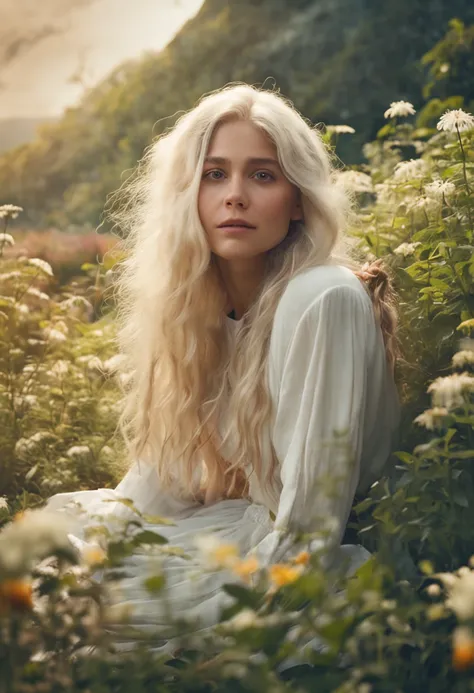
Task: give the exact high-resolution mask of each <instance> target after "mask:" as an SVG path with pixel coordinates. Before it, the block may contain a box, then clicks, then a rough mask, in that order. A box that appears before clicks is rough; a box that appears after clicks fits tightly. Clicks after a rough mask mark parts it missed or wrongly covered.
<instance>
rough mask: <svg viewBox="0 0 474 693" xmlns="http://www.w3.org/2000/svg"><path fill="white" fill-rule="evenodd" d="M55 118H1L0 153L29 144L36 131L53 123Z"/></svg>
mask: <svg viewBox="0 0 474 693" xmlns="http://www.w3.org/2000/svg"><path fill="white" fill-rule="evenodd" d="M55 120H56V118H46V117H44V118H1V119H0V153H3V152H6V151H8V150H9V149H13V148H14V147H18V146H19V145H21V144H25V143H27V142H31V140H33V139H34V138H35V134H36V129H37V128H38V126H39V125H43V124H44V123H46V122H51V123H52V122H54V121H55Z"/></svg>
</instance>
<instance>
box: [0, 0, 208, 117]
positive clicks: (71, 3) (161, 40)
mask: <svg viewBox="0 0 474 693" xmlns="http://www.w3.org/2000/svg"><path fill="white" fill-rule="evenodd" d="M203 1H204V0H40V1H39V2H38V0H0V26H1V27H2V28H1V30H0V44H1V46H0V118H12V117H13V118H14V117H40V118H41V117H46V116H53V117H56V116H59V115H61V113H62V112H63V110H64V109H65V108H66V107H68V106H73V105H74V104H75V103H77V101H78V100H79V99H80V96H81V94H82V93H83V91H84V88H85V87H91V86H93V85H94V84H96V83H97V82H99V81H100V80H101V79H103V78H104V77H105V76H106V75H107V74H108V73H109V72H110V71H111V70H112V69H113V68H114V67H116V66H117V65H119V64H120V63H121V62H122V61H123V60H126V59H128V58H132V57H136V56H139V55H140V54H141V53H142V52H143V51H146V50H155V51H158V50H160V49H161V48H164V46H166V44H167V43H169V41H170V40H171V39H172V38H173V36H174V35H175V34H176V33H177V32H178V31H179V29H180V28H181V27H182V25H183V24H184V23H185V22H186V21H187V20H188V19H190V18H191V17H193V16H194V15H195V14H196V13H197V12H198V10H199V9H200V7H201V5H202V4H203Z"/></svg>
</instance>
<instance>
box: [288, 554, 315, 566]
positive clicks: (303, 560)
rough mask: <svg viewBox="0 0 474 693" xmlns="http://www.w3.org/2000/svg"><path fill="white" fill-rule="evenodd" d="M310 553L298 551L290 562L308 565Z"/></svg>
mask: <svg viewBox="0 0 474 693" xmlns="http://www.w3.org/2000/svg"><path fill="white" fill-rule="evenodd" d="M310 558H311V554H310V553H309V551H300V553H299V554H298V555H297V556H295V557H294V558H292V563H295V564H296V565H308V563H309V559H310Z"/></svg>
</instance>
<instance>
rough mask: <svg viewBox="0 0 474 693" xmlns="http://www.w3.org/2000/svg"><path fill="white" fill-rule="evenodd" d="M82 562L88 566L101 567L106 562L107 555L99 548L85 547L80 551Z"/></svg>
mask: <svg viewBox="0 0 474 693" xmlns="http://www.w3.org/2000/svg"><path fill="white" fill-rule="evenodd" d="M81 555H82V560H83V561H84V563H85V564H86V565H88V566H90V567H91V566H95V565H101V564H102V563H105V561H106V560H107V553H106V552H105V551H104V549H103V548H102V547H101V546H99V545H96V546H93V545H90V546H85V547H84V549H83V550H82V554H81Z"/></svg>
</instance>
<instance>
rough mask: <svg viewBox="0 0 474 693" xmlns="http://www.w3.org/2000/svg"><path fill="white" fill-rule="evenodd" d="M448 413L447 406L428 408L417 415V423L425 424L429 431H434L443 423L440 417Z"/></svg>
mask: <svg viewBox="0 0 474 693" xmlns="http://www.w3.org/2000/svg"><path fill="white" fill-rule="evenodd" d="M447 415H448V410H447V409H446V407H433V409H427V410H426V411H424V412H423V413H422V414H420V415H419V416H417V417H416V419H415V423H417V424H419V425H420V426H424V427H425V428H427V429H428V430H429V431H433V430H434V429H435V428H437V427H438V426H440V425H441V421H440V419H442V418H443V416H447Z"/></svg>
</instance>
